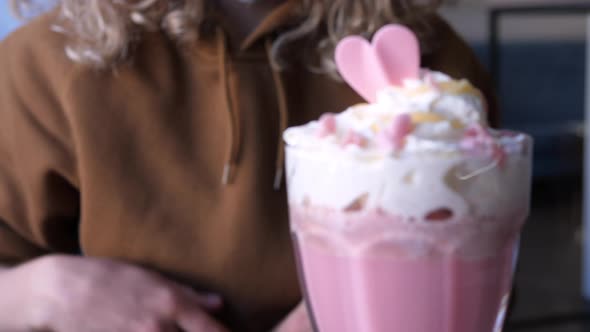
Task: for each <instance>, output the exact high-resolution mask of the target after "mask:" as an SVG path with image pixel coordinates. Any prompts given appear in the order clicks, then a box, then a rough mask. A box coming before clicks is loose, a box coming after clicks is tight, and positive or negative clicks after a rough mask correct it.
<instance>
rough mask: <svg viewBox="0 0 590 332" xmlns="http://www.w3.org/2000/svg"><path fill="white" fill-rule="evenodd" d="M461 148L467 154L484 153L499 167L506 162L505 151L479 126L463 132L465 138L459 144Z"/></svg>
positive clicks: (487, 131)
mask: <svg viewBox="0 0 590 332" xmlns="http://www.w3.org/2000/svg"><path fill="white" fill-rule="evenodd" d="M460 146H461V148H462V149H463V150H464V151H465V152H468V153H484V154H486V155H489V156H490V157H492V158H493V159H495V160H496V161H497V162H498V164H499V165H500V166H503V165H504V164H505V162H506V151H504V148H502V146H500V145H499V144H498V143H497V142H496V141H495V140H494V137H493V136H492V135H491V134H490V132H489V130H487V129H486V128H485V127H483V126H482V125H480V124H477V125H474V126H472V127H471V128H469V129H467V130H466V131H465V136H464V137H463V140H462V141H461V143H460Z"/></svg>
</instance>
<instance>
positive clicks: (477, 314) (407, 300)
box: [291, 207, 522, 332]
mask: <svg viewBox="0 0 590 332" xmlns="http://www.w3.org/2000/svg"><path fill="white" fill-rule="evenodd" d="M291 217H292V220H293V223H294V224H295V225H296V226H295V227H296V228H295V229H296V230H294V239H295V243H296V246H297V250H298V259H299V264H300V268H301V271H302V272H303V275H302V282H303V283H304V286H305V289H306V291H307V294H308V295H309V296H308V300H309V303H308V304H309V307H310V308H311V312H312V313H313V314H314V317H315V324H316V326H317V329H318V330H319V331H322V332H323V331H327V332H329V331H342V332H357V331H366V332H379V331H392V332H396V331H416V332H432V331H440V332H478V331H481V332H483V331H490V332H491V331H500V329H501V324H502V323H503V313H504V311H505V310H506V305H507V303H508V298H509V294H510V289H511V281H512V269H513V264H514V250H515V248H516V241H517V240H516V239H517V235H518V229H515V228H512V229H510V228H507V229H490V230H486V231H481V233H480V234H477V235H474V238H473V240H474V241H478V240H481V241H484V242H485V241H488V243H487V244H486V245H488V246H490V247H489V248H486V250H487V251H488V252H489V253H488V254H487V255H485V256H482V257H469V256H468V255H467V256H466V257H462V255H460V254H458V253H455V254H453V253H448V254H445V253H444V252H442V251H443V250H444V249H443V248H440V250H441V252H436V250H437V248H436V247H433V248H429V249H428V251H429V252H428V255H427V256H418V255H415V252H414V253H413V251H414V248H413V245H412V244H410V243H407V242H406V241H404V240H401V239H400V240H394V239H393V238H386V239H382V240H380V239H378V238H380V237H381V236H379V235H378V233H375V234H373V235H370V236H369V235H367V234H365V235H364V236H366V237H367V238H368V237H372V238H373V239H374V240H375V241H370V242H371V243H370V244H368V243H365V244H366V246H365V247H364V248H362V249H356V248H358V246H360V247H362V246H363V245H362V244H361V243H362V242H364V240H362V239H353V238H349V239H347V240H343V239H334V238H333V237H332V236H330V235H329V234H327V233H324V232H328V231H327V230H325V229H321V227H320V228H319V229H318V228H316V226H315V225H318V224H322V219H324V220H325V218H332V220H333V222H339V223H365V224H369V223H378V224H382V225H386V224H393V225H395V224H398V226H402V225H400V224H401V223H400V221H398V220H396V219H395V217H388V216H386V215H383V214H381V213H378V212H369V213H367V214H363V215H354V214H352V215H351V213H339V212H329V213H326V211H321V210H316V209H313V208H304V207H302V208H294V209H293V211H292V214H291ZM519 218H520V220H522V217H519ZM347 219H348V220H347ZM465 222H466V223H470V224H472V223H473V221H465ZM489 222H501V223H504V224H511V225H520V224H521V222H518V221H517V219H516V218H515V219H511V220H505V221H500V220H494V221H492V220H489ZM312 223H313V224H314V225H312ZM299 227H301V228H299ZM467 227H469V226H467ZM394 228H396V226H393V227H390V229H389V230H388V231H389V232H394V231H400V232H404V231H409V230H407V229H406V230H394ZM402 228H403V226H402ZM451 229H452V227H451V228H450V229H448V230H445V232H446V233H448V232H450V231H451ZM375 231H377V230H375ZM380 231H383V229H381V230H380ZM412 232H416V233H419V234H421V233H423V232H428V231H427V230H424V229H419V228H418V229H414V230H412ZM475 232H478V233H479V232H480V231H479V230H475ZM381 234H383V233H381ZM406 235H407V236H408V237H411V234H406ZM421 235H425V234H421ZM435 236H440V237H441V238H442V239H446V238H448V237H449V236H450V237H452V235H451V234H438V235H435ZM489 237H494V238H495V239H494V241H497V242H496V243H489ZM471 246H474V248H472V249H473V250H478V248H476V247H477V245H474V244H473V243H472V244H471ZM407 247H409V248H410V249H409V250H407V249H406V248H407ZM351 248H355V249H353V250H352V251H351ZM463 249H467V248H463ZM420 250H424V248H421V249H420Z"/></svg>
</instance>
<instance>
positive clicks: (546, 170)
mask: <svg viewBox="0 0 590 332" xmlns="http://www.w3.org/2000/svg"><path fill="white" fill-rule="evenodd" d="M441 13H442V15H443V16H445V17H446V18H447V19H448V21H449V22H450V23H451V24H452V25H453V26H454V27H455V28H456V29H457V30H458V31H459V32H460V33H461V34H462V35H463V36H464V37H465V39H466V40H468V41H469V43H470V44H471V45H472V46H473V48H474V50H475V51H476V53H477V54H478V55H479V57H480V58H481V60H482V62H483V63H484V64H485V65H486V66H488V67H489V68H490V70H492V69H494V70H493V73H494V76H495V78H496V80H497V84H498V87H499V88H498V95H499V98H500V102H501V106H502V127H506V128H511V129H516V130H522V131H526V132H528V133H530V134H532V135H533V136H534V138H535V140H536V148H535V150H536V151H535V181H534V191H533V205H532V213H531V218H530V220H529V223H528V225H527V227H526V230H525V232H524V236H523V242H522V252H521V260H520V264H519V269H518V273H517V276H516V281H517V282H516V284H517V287H516V296H515V303H514V308H513V309H514V310H513V311H512V314H511V315H510V317H509V324H508V327H507V330H508V331H539V332H578V331H590V315H589V314H587V312H590V310H588V307H587V306H586V302H585V301H584V300H583V296H582V284H583V280H582V279H583V277H582V264H581V262H582V254H581V253H582V248H583V246H582V244H583V241H582V239H583V236H582V219H583V212H582V210H583V209H582V207H583V204H582V198H583V176H582V175H583V174H582V173H583V171H582V170H583V152H584V149H583V147H584V144H583V143H584V132H585V129H584V128H585V127H584V109H585V107H584V105H585V104H584V102H585V80H586V65H585V64H586V57H587V56H589V55H587V52H586V47H587V45H586V31H587V30H588V25H587V24H588V22H589V18H588V16H587V15H588V14H590V0H585V1H567V0H455V1H449V3H448V4H447V5H445V6H444V8H443V9H442V10H441ZM494 15H495V17H496V19H497V21H496V23H497V24H496V26H495V27H494V26H492V24H491V23H492V22H493V21H492V20H491V18H492V17H493V16H494ZM16 26H17V21H16V20H14V19H13V18H11V16H10V15H9V10H8V5H7V1H1V0H0V39H1V38H3V37H4V36H6V34H7V33H9V31H11V30H13V29H14V28H15V27H16ZM495 32H496V33H497V34H496V36H497V40H498V45H497V47H495V48H491V47H490V46H491V45H490V42H489V40H490V37H491V36H493V35H494V33H495ZM492 45H494V44H492ZM494 50H495V51H494ZM493 63H495V64H496V66H494V67H491V66H492V64H493ZM1 74H2V73H0V75H1ZM589 280H590V278H589ZM589 284H590V282H589Z"/></svg>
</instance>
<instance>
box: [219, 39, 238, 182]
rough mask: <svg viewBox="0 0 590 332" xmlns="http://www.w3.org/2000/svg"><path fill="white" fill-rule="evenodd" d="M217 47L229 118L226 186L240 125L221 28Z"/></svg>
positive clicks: (232, 167)
mask: <svg viewBox="0 0 590 332" xmlns="http://www.w3.org/2000/svg"><path fill="white" fill-rule="evenodd" d="M217 47H218V53H219V54H218V57H219V70H220V74H221V85H222V86H223V91H224V93H225V95H224V100H225V109H226V111H227V115H228V117H229V125H230V130H228V131H227V135H228V137H227V141H228V142H229V143H228V144H229V146H228V152H227V153H228V155H227V157H226V160H225V165H224V166H223V175H222V178H221V183H222V184H223V185H228V184H230V183H231V182H232V181H233V176H234V172H235V168H236V165H237V159H238V150H239V147H240V141H239V140H240V124H239V121H238V116H237V114H236V113H235V111H234V105H233V102H232V98H231V97H232V96H231V90H230V85H229V70H228V65H229V64H228V61H227V41H226V38H225V34H224V32H223V30H222V29H221V28H218V29H217Z"/></svg>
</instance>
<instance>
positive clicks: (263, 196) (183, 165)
mask: <svg viewBox="0 0 590 332" xmlns="http://www.w3.org/2000/svg"><path fill="white" fill-rule="evenodd" d="M293 3H294V1H291V2H288V3H286V4H285V5H282V6H281V7H280V8H278V9H276V10H275V11H274V12H273V13H271V14H270V15H269V17H268V18H267V19H265V20H264V22H263V23H262V24H261V25H260V26H259V28H258V29H256V31H255V32H254V33H253V34H252V35H251V36H249V37H248V38H247V39H246V44H245V45H244V47H243V50H242V51H235V52H234V51H228V49H227V48H226V47H225V42H224V39H223V36H224V35H223V34H221V33H220V34H218V35H217V37H214V38H211V39H210V40H209V39H204V40H200V41H198V42H195V43H194V44H193V45H190V46H189V47H188V48H187V49H182V50H180V49H178V48H177V47H175V45H174V43H173V42H171V41H170V40H168V39H167V38H166V37H165V36H164V35H163V34H162V33H159V32H154V33H150V34H148V35H147V36H146V38H145V39H144V40H143V41H142V42H141V44H140V45H139V46H138V48H137V50H136V53H135V57H134V58H133V60H132V61H130V62H128V63H126V64H122V65H120V66H118V67H117V68H116V69H115V70H103V71H99V70H95V69H91V68H87V67H84V66H80V65H76V64H74V63H72V62H70V61H69V60H68V59H67V58H66V56H65V54H64V44H65V40H64V36H62V35H60V34H57V33H54V32H51V30H50V26H51V24H52V15H50V14H48V15H45V16H42V17H40V18H38V19H37V20H35V21H33V22H31V23H30V24H28V25H27V26H26V27H24V28H22V29H21V30H19V31H17V32H16V33H14V34H13V35H12V36H10V37H9V38H8V39H6V40H5V41H3V42H2V43H1V44H0V262H3V263H8V264H16V263H19V262H23V261H26V260H28V259H31V258H34V257H37V256H39V255H42V254H45V253H52V252H63V253H71V254H77V253H82V254H84V255H89V256H101V257H109V258H114V259H120V260H124V261H127V262H131V263H134V264H140V265H142V266H145V267H147V268H150V269H154V270H156V271H159V272H161V273H163V274H165V275H167V276H169V277H170V278H173V279H175V280H178V281H181V282H184V283H186V284H188V285H191V286H193V287H195V288H196V289H199V290H207V291H213V292H219V293H220V294H222V295H223V296H224V298H225V299H226V305H225V309H224V311H223V312H222V313H221V315H220V317H219V318H220V320H221V321H223V322H224V323H225V324H227V325H228V326H229V327H231V328H232V329H233V330H235V331H267V330H269V329H270V328H271V326H273V325H274V324H275V323H276V322H277V321H278V320H280V319H281V318H282V317H284V315H285V314H286V313H287V312H288V311H289V310H290V309H291V308H292V307H293V306H294V305H296V304H297V303H298V301H299V300H300V294H299V289H298V284H297V277H296V272H295V267H294V262H293V255H292V251H291V243H290V235H289V229H288V222H287V205H286V199H285V190H284V189H285V186H284V184H282V183H281V182H277V183H275V180H276V179H277V180H278V181H280V179H281V177H280V173H281V167H282V159H283V156H282V149H281V148H280V147H281V146H282V145H281V144H282V143H281V140H280V134H281V132H282V130H283V129H284V128H285V127H286V126H287V125H289V126H290V125H297V124H302V123H304V122H307V121H310V120H312V119H316V118H318V117H319V116H320V115H321V114H322V113H324V112H339V111H341V110H343V109H345V108H346V107H347V106H349V105H351V104H354V103H357V102H359V101H360V99H359V97H358V96H357V95H356V94H355V93H354V92H353V91H351V90H350V89H349V88H348V87H347V86H345V85H344V84H341V83H338V82H335V81H333V80H331V79H329V78H327V77H324V76H320V75H315V74H311V73H309V72H307V71H305V70H301V69H299V70H297V68H293V69H291V70H287V71H285V72H282V73H279V72H276V71H273V70H272V69H271V67H270V66H269V61H268V57H267V53H266V50H265V40H266V39H267V38H272V36H273V35H274V34H273V32H274V31H276V29H277V28H278V27H279V26H280V25H281V24H283V23H284V22H285V21H286V20H288V18H289V16H290V15H292V6H293ZM435 24H436V25H437V27H438V32H439V40H440V41H441V44H440V45H441V47H440V48H439V49H438V50H437V52H436V53H435V54H432V55H430V56H428V57H425V58H424V65H425V66H427V67H431V68H433V69H438V70H442V71H445V72H447V73H449V74H451V75H453V76H457V77H467V78H469V79H471V80H472V82H473V83H474V84H475V85H477V86H479V87H480V88H482V89H483V90H484V91H485V92H489V87H490V86H489V84H488V81H487V76H486V75H485V74H484V72H483V71H482V69H481V67H480V65H479V64H478V63H477V61H476V60H475V57H474V55H473V54H472V52H471V51H470V50H469V48H468V47H467V46H466V45H465V44H464V43H463V42H462V41H461V40H460V39H459V38H458V37H457V36H456V34H455V33H454V32H453V31H452V30H451V29H450V28H449V26H448V25H446V24H445V23H444V22H442V21H440V22H439V21H438V20H436V22H435ZM488 95H489V94H488ZM277 184H278V185H280V189H279V190H276V189H275V187H276V186H275V185H277ZM281 184H282V185H281Z"/></svg>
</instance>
